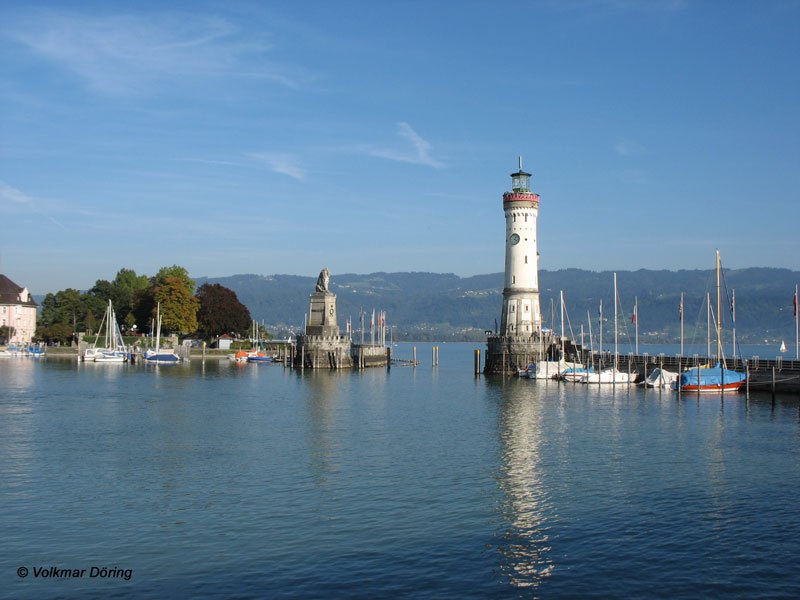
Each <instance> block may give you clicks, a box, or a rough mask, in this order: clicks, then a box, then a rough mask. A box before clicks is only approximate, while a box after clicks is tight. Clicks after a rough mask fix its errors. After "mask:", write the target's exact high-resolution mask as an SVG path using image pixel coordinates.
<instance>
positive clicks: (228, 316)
mask: <svg viewBox="0 0 800 600" xmlns="http://www.w3.org/2000/svg"><path fill="white" fill-rule="evenodd" d="M197 300H198V303H199V310H198V311H197V323H198V330H199V331H200V333H201V334H202V335H203V336H204V337H206V338H211V337H216V336H218V335H222V334H223V333H231V332H233V333H239V334H245V333H246V332H247V331H248V330H249V329H250V323H251V322H252V318H251V317H250V311H249V310H248V309H247V307H246V306H245V305H244V304H242V303H241V302H240V301H239V298H238V297H237V296H236V292H234V291H233V290H231V289H229V288H226V287H225V286H222V285H220V284H218V283H213V284H209V283H206V284H203V285H201V286H200V287H199V288H198V290H197Z"/></svg>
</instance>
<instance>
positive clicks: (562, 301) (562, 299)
mask: <svg viewBox="0 0 800 600" xmlns="http://www.w3.org/2000/svg"><path fill="white" fill-rule="evenodd" d="M560 298H561V358H562V359H566V356H564V290H561V294H560Z"/></svg>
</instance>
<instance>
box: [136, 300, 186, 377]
mask: <svg viewBox="0 0 800 600" xmlns="http://www.w3.org/2000/svg"><path fill="white" fill-rule="evenodd" d="M155 326H156V347H155V349H152V348H150V349H148V350H145V352H144V354H143V355H142V358H143V359H144V360H145V361H146V362H149V363H160V364H167V365H169V364H175V363H179V362H180V361H181V357H180V356H178V355H177V354H175V351H174V350H168V349H166V348H161V303H160V302H159V303H158V305H157V307H156V318H155Z"/></svg>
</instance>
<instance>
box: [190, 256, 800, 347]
mask: <svg viewBox="0 0 800 600" xmlns="http://www.w3.org/2000/svg"><path fill="white" fill-rule="evenodd" d="M617 280H618V290H619V298H620V327H623V325H625V326H627V327H628V329H629V331H630V335H633V326H632V325H631V315H632V311H633V305H634V298H637V297H638V301H639V330H640V336H641V339H650V340H651V341H673V340H675V339H678V338H679V336H680V321H679V316H678V313H679V304H680V295H681V292H683V293H684V315H685V321H684V322H685V331H686V339H687V340H689V339H692V338H694V339H696V340H697V341H701V340H705V336H706V300H705V298H706V294H708V293H710V294H711V296H712V302H714V300H713V299H714V297H715V295H716V289H715V285H716V282H715V275H714V272H713V271H710V270H709V271H705V270H681V271H655V270H647V269H640V270H638V271H618V272H617ZM798 281H800V272H798V271H792V270H789V269H772V268H760V267H759V268H748V269H739V270H726V271H725V272H724V288H725V289H724V290H723V293H726V292H727V296H728V297H730V296H731V293H732V291H733V290H735V293H736V320H737V322H736V327H737V337H738V338H739V339H740V341H742V342H745V341H750V342H763V341H765V340H768V341H770V342H773V341H776V340H781V339H786V340H792V339H794V319H793V313H792V297H793V294H794V289H795V285H796V283H797V282H798ZM206 282H208V283H220V284H222V285H224V286H226V287H228V288H230V289H232V290H234V291H235V292H236V294H237V296H238V297H239V299H240V300H241V301H242V302H243V303H244V304H245V305H246V306H247V307H248V308H249V309H250V311H251V313H252V315H253V317H254V318H255V319H257V320H259V321H263V322H265V323H266V324H267V325H268V326H269V327H271V328H272V329H273V330H275V331H280V332H285V331H290V330H291V331H295V332H296V331H299V330H301V329H302V325H303V318H304V314H305V312H306V311H307V310H308V296H309V295H310V294H311V293H312V292H313V291H314V284H315V282H316V277H301V276H296V275H266V276H265V275H232V276H230V277H215V278H205V277H200V278H198V279H197V285H202V284H203V283H206ZM539 283H540V293H541V300H542V311H543V313H544V315H543V316H544V320H545V324H546V325H547V326H550V325H555V328H556V329H559V327H560V324H559V321H560V319H559V314H560V311H559V292H560V290H564V296H565V305H566V309H567V315H568V319H569V322H571V324H572V327H573V330H574V332H575V334H576V335H577V334H578V331H579V330H580V325H581V323H583V324H584V328H585V329H587V330H588V325H587V312H588V313H589V315H591V318H592V327H593V328H596V326H597V319H598V307H599V304H600V301H601V300H602V303H603V312H604V318H605V321H606V324H605V325H604V327H606V328H608V329H607V331H610V328H611V327H613V314H614V313H613V306H614V301H613V297H612V294H613V274H612V272H611V271H602V272H596V271H584V270H581V269H562V270H558V271H541V272H540V274H539ZM502 286H503V274H502V273H491V274H487V275H475V276H473V277H465V278H462V277H458V276H457V275H454V274H452V273H443V274H442V273H420V272H411V273H370V274H368V275H357V274H351V273H344V274H335V273H334V274H333V275H332V277H331V291H333V292H334V293H335V294H336V295H337V306H338V312H339V321H340V322H339V325H340V326H341V327H344V321H345V319H347V318H348V317H350V318H352V321H353V324H354V327H357V326H358V325H357V322H358V318H359V312H360V310H361V309H362V307H363V309H364V310H365V311H366V312H367V313H371V312H372V309H373V308H374V309H377V310H380V309H382V310H385V311H387V314H388V322H389V323H390V324H391V325H394V326H396V327H397V329H396V330H395V332H396V333H399V334H400V335H401V336H402V337H403V338H405V339H408V338H413V339H418V340H425V339H440V340H441V339H445V340H455V339H480V338H482V335H483V333H482V332H483V331H484V330H485V329H494V327H495V319H498V320H499V318H500V310H501V297H502ZM367 318H368V317H367ZM723 322H724V324H725V327H726V328H730V323H731V319H730V314H729V311H724V312H723Z"/></svg>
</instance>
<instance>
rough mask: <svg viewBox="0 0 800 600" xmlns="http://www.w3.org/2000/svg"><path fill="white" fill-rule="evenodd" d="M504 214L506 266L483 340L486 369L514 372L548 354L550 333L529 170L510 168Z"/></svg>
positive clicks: (535, 201) (536, 202)
mask: <svg viewBox="0 0 800 600" xmlns="http://www.w3.org/2000/svg"><path fill="white" fill-rule="evenodd" d="M503 214H504V215H505V219H506V229H505V246H506V270H505V282H504V284H503V309H502V317H501V319H500V328H499V330H498V331H494V332H492V331H489V332H487V333H489V336H488V338H487V339H486V364H485V366H484V369H483V370H484V372H485V373H518V372H519V370H521V369H526V368H527V367H528V365H530V364H531V363H536V362H538V361H540V360H543V359H544V358H545V357H546V356H548V355H550V354H552V353H553V350H554V338H553V335H552V332H549V331H543V329H542V311H541V307H540V304H539V246H538V240H537V236H536V222H537V219H538V217H539V194H534V193H533V192H532V191H531V174H530V173H526V172H525V171H523V170H522V159H521V158H520V159H519V168H518V170H517V171H516V172H515V173H511V190H510V191H508V192H505V193H504V194H503Z"/></svg>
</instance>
